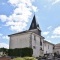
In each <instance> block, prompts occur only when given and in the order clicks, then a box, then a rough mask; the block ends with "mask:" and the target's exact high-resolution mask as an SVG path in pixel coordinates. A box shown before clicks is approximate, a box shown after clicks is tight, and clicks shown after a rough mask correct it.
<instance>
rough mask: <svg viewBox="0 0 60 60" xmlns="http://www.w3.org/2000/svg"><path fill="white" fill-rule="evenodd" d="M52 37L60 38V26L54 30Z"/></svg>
mask: <svg viewBox="0 0 60 60" xmlns="http://www.w3.org/2000/svg"><path fill="white" fill-rule="evenodd" d="M51 38H60V26H58V27H56V28H55V29H54V30H53V32H52V36H51Z"/></svg>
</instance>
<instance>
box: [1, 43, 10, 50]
mask: <svg viewBox="0 0 60 60" xmlns="http://www.w3.org/2000/svg"><path fill="white" fill-rule="evenodd" d="M3 47H4V48H7V49H9V45H8V44H6V43H0V48H3Z"/></svg>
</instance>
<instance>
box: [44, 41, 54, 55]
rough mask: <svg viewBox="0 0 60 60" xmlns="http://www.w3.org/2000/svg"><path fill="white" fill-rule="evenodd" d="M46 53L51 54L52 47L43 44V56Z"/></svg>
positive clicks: (48, 44)
mask: <svg viewBox="0 0 60 60" xmlns="http://www.w3.org/2000/svg"><path fill="white" fill-rule="evenodd" d="M46 53H53V45H52V44H50V43H48V42H44V54H46Z"/></svg>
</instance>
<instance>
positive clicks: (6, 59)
mask: <svg viewBox="0 0 60 60" xmlns="http://www.w3.org/2000/svg"><path fill="white" fill-rule="evenodd" d="M0 60H11V58H9V57H0Z"/></svg>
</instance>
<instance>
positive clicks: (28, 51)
mask: <svg viewBox="0 0 60 60" xmlns="http://www.w3.org/2000/svg"><path fill="white" fill-rule="evenodd" d="M32 54H33V49H32V48H19V49H18V48H16V49H9V50H8V56H14V57H20V56H21V57H25V56H29V57H31V56H32Z"/></svg>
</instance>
